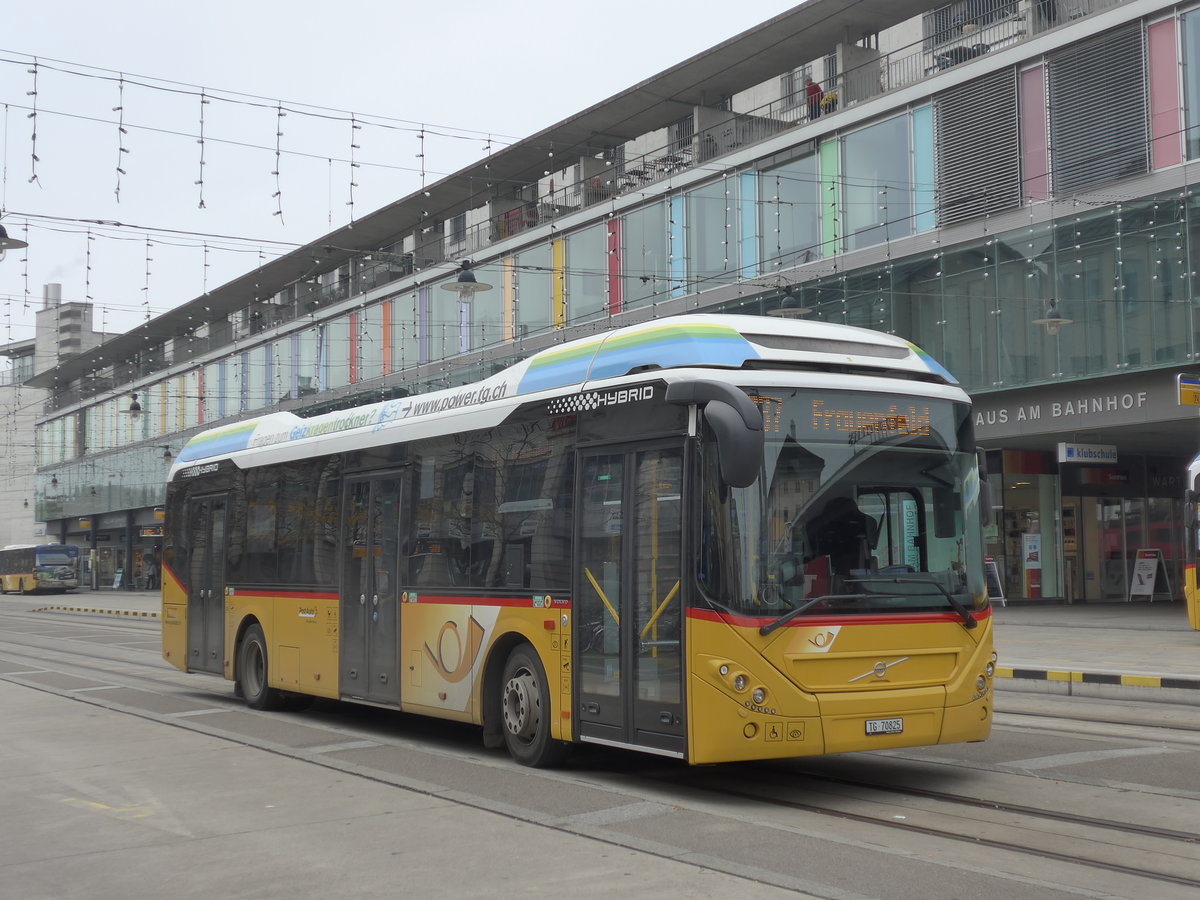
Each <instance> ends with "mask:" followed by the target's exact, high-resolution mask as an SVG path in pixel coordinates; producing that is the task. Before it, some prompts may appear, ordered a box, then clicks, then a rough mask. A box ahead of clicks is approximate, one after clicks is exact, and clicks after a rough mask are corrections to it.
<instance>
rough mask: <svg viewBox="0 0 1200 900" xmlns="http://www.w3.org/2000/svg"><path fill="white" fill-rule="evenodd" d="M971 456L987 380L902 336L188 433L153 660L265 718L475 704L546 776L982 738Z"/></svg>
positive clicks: (624, 344) (978, 549)
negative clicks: (319, 704)
mask: <svg viewBox="0 0 1200 900" xmlns="http://www.w3.org/2000/svg"><path fill="white" fill-rule="evenodd" d="M978 460H979V456H978V454H977V452H976V448H975V444H974V438H973V430H972V421H971V412H970V404H969V400H968V397H967V395H966V394H965V393H964V392H963V391H962V390H961V388H960V387H959V386H958V385H957V383H956V382H955V381H954V379H953V378H952V377H951V376H950V375H949V373H947V372H946V371H945V370H944V369H943V368H942V367H941V366H939V365H938V364H937V363H936V362H934V361H933V360H932V359H930V358H929V357H928V356H927V355H926V354H924V353H923V352H922V351H920V350H919V349H918V348H916V347H914V346H913V345H911V344H909V343H908V342H906V341H904V340H902V339H899V338H897V337H894V336H891V335H885V334H880V333H876V332H872V331H867V330H864V329H858V328H851V327H847V326H835V325H828V324H820V323H812V322H805V321H799V320H780V319H772V318H765V317H747V316H721V315H697V316H680V317H675V318H669V319H663V320H658V321H654V322H648V323H644V324H641V325H635V326H631V327H627V328H621V329H616V330H612V331H608V332H604V333H601V334H597V335H595V336H593V337H589V338H584V339H581V340H577V341H573V342H570V343H566V344H562V345H559V346H556V347H553V348H551V349H547V350H543V351H541V352H539V353H537V354H535V355H533V356H531V357H530V358H528V359H526V360H523V361H521V362H519V363H517V364H515V365H513V366H511V367H509V368H506V369H504V370H502V371H500V372H498V373H496V374H494V375H492V376H491V377H489V378H487V379H486V380H484V381H481V382H478V383H475V384H470V385H465V386H462V387H457V388H450V389H447V390H441V391H437V392H434V393H429V394H424V395H419V396H410V397H403V398H400V399H395V400H389V401H386V402H380V403H374V404H370V405H364V406H361V407H358V408H355V409H349V410H344V411H341V412H333V413H327V414H324V415H318V416H314V417H312V418H302V417H299V416H296V415H293V414H292V413H288V412H276V413H272V414H269V415H265V416H262V417H261V418H257V419H249V420H247V421H243V422H239V423H237V424H234V425H228V426H223V427H218V428H215V429H213V430H210V431H208V432H204V433H202V434H200V435H198V436H196V437H194V438H193V439H192V440H191V441H189V442H188V444H187V445H186V447H185V448H184V449H183V451H182V452H181V453H180V454H179V456H178V458H177V460H176V462H175V463H174V464H173V466H172V469H171V473H170V477H169V485H168V500H167V512H166V522H165V529H164V566H163V627H162V633H163V638H162V640H163V655H164V657H165V658H166V659H167V660H168V661H169V662H171V663H172V664H174V665H175V666H178V667H179V668H180V669H183V670H186V671H188V672H205V673H211V674H213V675H219V676H223V677H225V678H227V679H231V680H233V681H234V682H235V685H236V691H237V692H238V693H239V694H240V695H241V696H242V697H244V698H245V700H246V702H247V703H248V704H249V705H250V706H251V707H253V708H256V709H268V708H278V707H282V706H292V707H296V706H301V705H303V704H304V703H305V702H307V701H308V700H310V699H311V698H313V697H323V698H328V699H332V700H343V701H356V702H361V703H367V704H374V705H376V706H382V707H388V708H393V709H400V710H404V711H406V712H412V713H420V714H425V715H429V716H437V717H441V718H445V719H453V720H456V721H460V722H468V723H474V724H476V725H479V726H481V730H482V737H483V741H484V743H485V745H487V746H493V747H500V746H506V747H507V749H508V751H509V752H510V753H511V755H512V756H513V757H514V758H515V759H516V760H517V761H519V762H520V763H523V764H526V765H533V766H547V765H552V764H554V763H556V762H558V761H559V760H560V759H561V758H562V757H563V755H564V753H565V751H566V749H567V748H568V747H569V745H570V744H572V743H575V742H590V743H597V744H605V745H611V746H616V747H626V748H633V749H638V750H642V751H645V752H648V753H654V754H661V755H664V756H669V757H675V758H678V759H682V760H685V761H687V762H688V763H694V764H699V763H715V762H723V761H732V760H752V759H771V758H786V757H797V756H805V755H812V754H824V753H840V752H845V751H856V750H872V749H891V748H897V747H908V746H916V745H928V744H938V743H945V742H954V741H978V740H983V739H984V738H986V737H987V735H988V733H989V730H990V727H991V718H992V691H993V685H992V675H993V669H994V666H995V663H996V654H995V652H994V649H993V642H992V621H991V610H990V606H989V604H988V598H987V590H986V587H985V581H984V564H983V541H982V524H981V523H982V520H983V517H984V516H985V515H986V514H987V511H988V510H990V506H989V502H988V501H989V497H990V495H989V494H988V492H987V490H986V485H985V484H983V481H982V479H981V475H980V471H981V470H980V467H979V462H978ZM851 507H854V508H853V509H852V508H851ZM843 508H844V509H843Z"/></svg>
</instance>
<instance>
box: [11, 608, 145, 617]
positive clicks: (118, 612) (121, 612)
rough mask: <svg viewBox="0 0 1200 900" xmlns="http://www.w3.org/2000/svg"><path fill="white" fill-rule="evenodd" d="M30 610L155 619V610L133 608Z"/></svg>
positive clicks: (34, 610) (35, 610)
mask: <svg viewBox="0 0 1200 900" xmlns="http://www.w3.org/2000/svg"><path fill="white" fill-rule="evenodd" d="M30 612H78V613H99V614H100V615H105V616H135V617H137V618H143V619H157V618H158V613H157V612H141V611H138V610H133V609H97V608H95V607H89V606H43V607H41V608H40V609H33V610H30Z"/></svg>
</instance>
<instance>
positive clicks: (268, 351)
mask: <svg viewBox="0 0 1200 900" xmlns="http://www.w3.org/2000/svg"><path fill="white" fill-rule="evenodd" d="M273 348H274V345H272V344H264V345H263V348H262V360H263V371H262V390H263V396H262V403H261V404H260V405H261V406H270V405H271V404H272V403H274V402H275V383H274V382H275V359H274V353H273V352H272V351H273ZM180 412H181V413H182V409H181V410H180Z"/></svg>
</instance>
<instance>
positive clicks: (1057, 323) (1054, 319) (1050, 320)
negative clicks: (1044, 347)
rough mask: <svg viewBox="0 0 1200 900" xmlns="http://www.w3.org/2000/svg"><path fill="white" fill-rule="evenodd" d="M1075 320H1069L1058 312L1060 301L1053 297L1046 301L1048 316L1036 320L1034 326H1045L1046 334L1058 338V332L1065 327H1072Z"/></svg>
mask: <svg viewBox="0 0 1200 900" xmlns="http://www.w3.org/2000/svg"><path fill="white" fill-rule="evenodd" d="M1073 321H1075V320H1074V319H1068V318H1067V317H1066V316H1064V315H1063V314H1062V313H1060V312H1059V311H1058V301H1057V300H1055V299H1054V298H1053V297H1051V298H1050V299H1049V300H1047V301H1046V314H1045V315H1044V316H1042V318H1040V319H1034V320H1033V324H1034V325H1044V326H1045V328H1046V334H1048V335H1050V337H1057V336H1058V330H1059V329H1060V328H1062V327H1063V326H1064V325H1070V324H1071V323H1072V322H1073Z"/></svg>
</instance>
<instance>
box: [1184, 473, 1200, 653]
mask: <svg viewBox="0 0 1200 900" xmlns="http://www.w3.org/2000/svg"><path fill="white" fill-rule="evenodd" d="M1185 491H1186V493H1185V495H1184V501H1183V508H1184V514H1183V522H1184V538H1183V543H1184V547H1183V599H1184V602H1185V603H1186V604H1187V614H1188V623H1189V624H1190V625H1191V626H1192V628H1194V629H1195V630H1196V631H1200V584H1197V578H1196V560H1197V559H1198V558H1200V456H1197V457H1196V458H1195V459H1193V460H1192V461H1191V462H1190V463H1188V467H1187V486H1186V488H1185Z"/></svg>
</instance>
